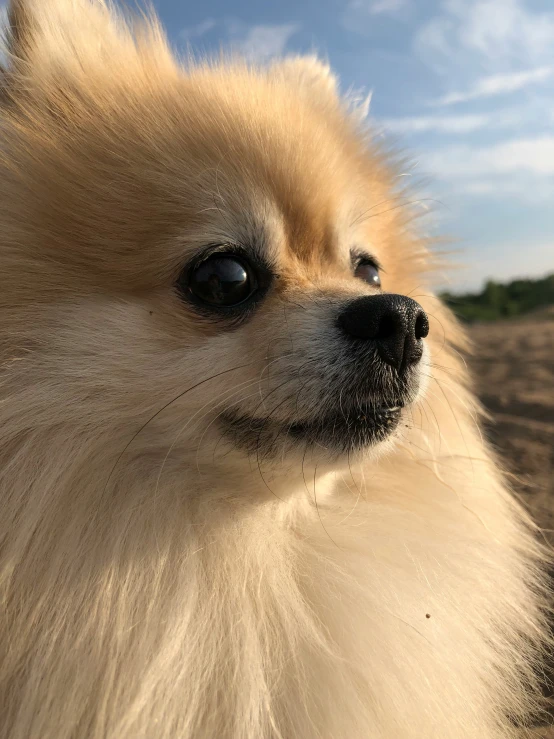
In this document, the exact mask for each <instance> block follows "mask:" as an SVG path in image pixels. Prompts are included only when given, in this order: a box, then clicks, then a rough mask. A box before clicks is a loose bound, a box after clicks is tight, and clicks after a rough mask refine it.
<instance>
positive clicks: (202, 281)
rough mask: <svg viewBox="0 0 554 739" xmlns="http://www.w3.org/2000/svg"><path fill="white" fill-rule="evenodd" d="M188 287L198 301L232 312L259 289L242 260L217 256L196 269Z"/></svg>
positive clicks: (188, 278)
mask: <svg viewBox="0 0 554 739" xmlns="http://www.w3.org/2000/svg"><path fill="white" fill-rule="evenodd" d="M180 287H181V289H182V288H183V287H185V289H186V290H188V291H189V292H190V293H192V295H194V297H195V298H197V299H198V300H200V301H202V302H203V303H206V304H208V305H213V306H215V307H222V308H230V307H234V306H237V305H239V304H240V303H243V302H244V301H245V300H247V299H248V298H249V297H250V296H251V295H252V293H253V292H254V290H255V288H256V281H255V277H254V274H253V272H252V270H251V268H250V266H249V265H248V264H247V262H246V261H245V260H243V259H239V258H238V257H236V256H235V255H232V254H214V255H213V256H211V257H209V258H208V259H206V260H204V261H203V262H201V263H200V264H199V265H198V266H197V267H195V268H194V269H193V270H192V271H191V272H190V273H189V274H188V277H187V284H186V286H183V285H180Z"/></svg>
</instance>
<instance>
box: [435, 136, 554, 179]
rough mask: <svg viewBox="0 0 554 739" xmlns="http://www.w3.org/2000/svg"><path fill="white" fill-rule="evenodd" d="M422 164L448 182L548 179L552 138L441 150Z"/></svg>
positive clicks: (553, 173) (553, 166)
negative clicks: (521, 176)
mask: <svg viewBox="0 0 554 739" xmlns="http://www.w3.org/2000/svg"><path fill="white" fill-rule="evenodd" d="M422 164H423V165H424V167H425V169H427V170H429V171H430V172H431V173H433V174H434V175H438V176H440V177H442V178H444V179H448V180H453V179H464V178H467V179H471V178H473V179H475V178H479V177H487V176H491V175H498V176H505V175H515V174H522V173H523V174H525V173H527V174H530V175H534V176H536V177H540V178H545V177H546V178H552V177H554V136H548V135H546V136H537V137H535V138H521V139H512V140H509V141H503V142H501V143H498V144H493V145H492V146H488V147H472V146H452V147H445V148H441V149H437V150H435V151H433V152H431V153H429V154H428V155H427V156H425V157H424V158H423V159H422Z"/></svg>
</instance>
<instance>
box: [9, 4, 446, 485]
mask: <svg viewBox="0 0 554 739" xmlns="http://www.w3.org/2000/svg"><path fill="white" fill-rule="evenodd" d="M86 8H87V9H86V12H85V5H83V8H82V9H81V10H82V12H81V16H82V15H87V14H88V15H90V18H88V19H87V18H82V17H79V13H77V12H76V11H75V10H73V11H67V12H68V13H69V16H70V17H66V18H65V19H64V18H62V19H59V18H58V19H57V21H56V22H58V23H61V24H62V26H63V23H66V24H67V25H68V26H69V30H67V31H66V33H67V34H69V35H72V36H73V44H72V47H73V50H72V51H68V50H65V51H60V49H59V48H58V50H57V54H58V56H57V57H56V58H55V59H54V60H53V61H50V62H48V61H47V60H46V61H45V59H46V57H45V54H46V52H47V50H48V39H49V36H48V34H49V28H50V30H51V26H52V24H53V23H54V21H53V20H50V19H49V18H48V16H47V14H46V13H44V14H41V13H39V12H38V11H36V13H35V15H36V16H37V18H36V19H35V22H33V23H30V22H29V24H28V25H29V30H28V34H29V36H28V41H27V43H26V44H22V42H21V39H20V38H19V39H16V40H18V41H19V50H20V51H22V50H23V51H24V52H25V70H26V74H27V84H26V86H21V85H18V84H17V74H18V72H17V70H16V71H15V72H14V79H8V81H7V85H6V89H7V93H6V102H5V110H6V113H5V118H6V130H7V135H6V151H7V155H6V156H7V161H8V165H9V166H7V167H6V175H5V176H4V178H3V180H4V183H3V185H2V188H3V197H4V200H5V201H6V199H7V202H8V206H7V211H6V213H5V215H4V224H3V227H4V228H3V232H4V234H7V236H6V239H7V241H8V242H9V243H8V246H6V247H5V248H4V254H3V256H2V260H3V269H2V270H1V275H2V276H1V278H0V279H1V280H2V283H3V284H2V287H1V290H2V294H3V298H2V301H3V305H4V306H5V307H6V311H7V312H6V315H7V319H6V321H4V327H3V329H2V331H3V337H2V340H3V344H4V345H5V346H7V347H8V351H9V352H10V353H11V354H12V355H17V358H18V359H20V365H19V367H18V372H19V373H20V374H19V377H20V378H26V379H25V380H24V381H25V382H26V383H27V384H28V385H29V388H30V390H29V392H34V393H35V395H36V398H35V407H34V411H33V412H34V413H35V414H36V416H37V417H39V418H40V417H44V418H48V419H49V422H50V423H52V424H55V423H65V424H67V425H68V427H71V426H74V427H75V428H79V429H80V430H81V431H83V429H87V428H88V429H90V433H95V429H101V430H102V431H101V433H108V431H109V429H112V430H113V431H114V432H115V430H117V436H116V437H114V438H117V443H118V444H119V445H120V447H121V448H120V449H119V450H118V451H122V449H123V448H124V447H125V441H126V440H127V441H130V440H131V439H132V440H133V444H134V446H135V447H136V449H137V452H138V451H139V450H140V453H141V454H143V455H144V453H145V452H152V453H155V454H157V455H158V456H159V455H161V456H162V457H163V456H167V455H170V454H171V455H172V456H175V457H176V458H179V457H181V458H183V455H185V458H186V462H187V464H189V465H190V464H191V461H192V460H195V461H196V463H197V464H198V465H199V466H201V465H205V466H206V465H207V466H209V465H216V466H217V465H224V464H225V463H226V462H225V461H224V460H226V459H231V460H232V464H233V465H234V469H237V465H239V467H240V465H241V464H242V465H243V467H244V469H245V470H248V469H249V465H248V464H246V463H245V460H246V459H247V458H249V457H250V458H251V457H252V455H254V456H255V457H256V458H257V459H258V460H259V459H260V458H263V459H267V460H271V463H272V464H273V465H279V464H284V465H285V466H290V464H291V463H292V462H297V461H298V460H299V459H301V458H302V457H303V456H305V455H306V453H307V452H309V453H310V455H311V456H312V457H315V458H317V459H320V460H321V463H322V464H327V463H329V464H331V465H333V464H340V463H341V460H342V461H344V460H346V459H348V458H349V457H351V456H352V455H359V454H364V453H369V452H373V453H378V452H379V451H380V450H382V449H384V448H386V447H387V445H389V446H390V442H391V441H392V440H393V439H394V438H395V436H396V435H397V434H398V433H399V429H401V428H403V427H404V425H405V423H408V418H409V415H407V414H409V413H410V412H411V410H410V406H411V405H412V404H414V403H417V402H418V399H420V397H421V395H422V393H423V390H424V387H425V384H426V380H427V378H428V376H429V373H430V367H429V346H428V344H429V342H430V341H432V340H433V337H432V335H431V336H430V338H429V339H428V338H427V336H428V332H429V323H428V318H427V315H426V312H425V310H424V307H422V305H423V306H424V305H425V300H423V301H422V305H420V303H418V302H416V300H415V299H414V298H412V297H409V295H414V297H417V293H418V292H421V288H420V283H421V265H422V260H423V261H424V260H425V249H424V247H423V246H422V245H421V243H420V242H419V241H418V240H417V239H416V238H415V237H414V236H412V235H411V230H410V226H409V223H408V219H407V217H406V208H405V207H403V206H404V204H405V203H404V201H403V200H402V199H401V198H400V197H399V195H398V193H397V192H396V190H395V188H396V184H397V181H396V180H395V178H394V175H391V174H390V173H389V170H388V166H387V164H386V162H385V158H384V157H382V156H381V155H380V154H379V153H378V150H377V148H376V146H375V145H374V144H373V143H372V142H371V140H368V139H367V137H366V136H364V135H363V133H361V131H360V127H359V125H358V123H357V122H356V121H355V119H354V118H353V116H350V115H349V114H348V113H347V111H346V109H345V105H344V104H343V102H341V100H340V99H339V97H338V94H337V91H336V88H335V83H334V80H333V79H332V77H331V76H330V75H329V73H328V70H327V69H326V68H325V67H323V66H322V65H320V64H319V63H316V62H314V61H313V60H296V61H292V62H285V63H282V64H277V65H274V66H273V67H271V68H270V69H266V70H258V71H256V70H249V69H247V68H246V67H244V66H242V65H240V64H233V65H229V66H222V67H216V68H196V69H193V70H190V71H188V72H181V71H179V70H178V69H177V68H176V67H175V66H174V65H173V63H172V62H171V61H170V59H169V57H168V56H167V53H166V51H165V49H164V47H163V46H162V44H161V42H160V41H159V39H152V38H151V39H149V40H147V42H145V43H146V46H145V47H144V48H142V50H141V49H140V48H139V50H138V51H137V49H136V48H135V47H132V48H131V46H130V42H129V39H128V38H127V37H125V38H123V37H121V36H118V34H120V32H119V31H117V30H116V29H115V27H112V25H111V21H110V20H109V17H108V15H107V11H106V10H105V8H101V7H100V6H90V5H89V4H88V3H87V4H86ZM24 20H26V21H27V20H28V18H27V17H25V19H24ZM23 27H24V25H23V23H20V29H21V28H23ZM91 28H93V29H95V28H101V29H102V34H101V36H102V38H101V40H98V43H99V44H100V46H101V48H102V53H100V54H98V53H96V51H95V50H94V49H91V48H90V47H91V44H90V39H89V40H88V41H87V38H88V37H87V34H88V33H92V31H90V29H91ZM41 29H42V30H41ZM20 35H21V34H20ZM95 38H96V37H95ZM56 39H57V40H56V43H59V38H58V36H56ZM52 43H53V42H52ZM87 43H88V46H87ZM65 54H67V55H68V56H67V58H66V56H65ZM29 69H30V70H31V76H30V77H31V82H30V83H29V81H28V80H29ZM424 292H425V291H424ZM431 333H432V332H431ZM10 336H12V337H13V336H16V337H17V340H16V341H12V340H11V339H10V338H9V337H10ZM25 373H27V374H26V375H25ZM39 390H40V392H39ZM114 443H115V442H114ZM114 451H115V449H114ZM241 460H243V461H242V462H241Z"/></svg>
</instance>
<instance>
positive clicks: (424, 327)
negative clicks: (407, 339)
mask: <svg viewBox="0 0 554 739" xmlns="http://www.w3.org/2000/svg"><path fill="white" fill-rule="evenodd" d="M414 334H415V338H416V340H417V341H419V340H420V339H425V338H426V337H427V335H428V334H429V321H428V320H427V316H426V315H425V313H424V312H423V311H420V312H419V314H418V316H417V318H416V322H415V326H414Z"/></svg>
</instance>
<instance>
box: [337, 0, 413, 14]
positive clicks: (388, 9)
mask: <svg viewBox="0 0 554 739" xmlns="http://www.w3.org/2000/svg"><path fill="white" fill-rule="evenodd" d="M354 4H356V5H363V2H361V0H354V2H353V3H351V5H354ZM406 5H407V0H375V1H374V2H372V3H369V5H368V6H367V9H368V12H369V13H370V14H371V15H381V14H383V15H394V14H395V13H398V11H399V10H402V9H403V8H405V7H406Z"/></svg>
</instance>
